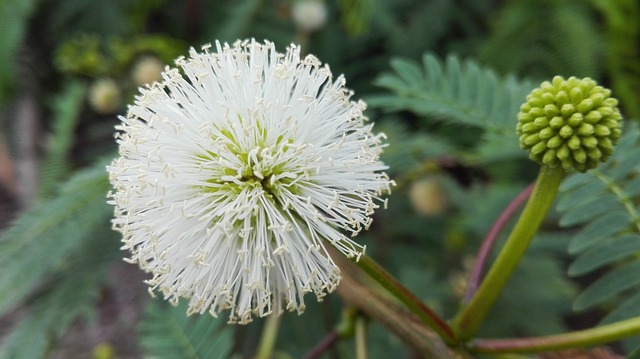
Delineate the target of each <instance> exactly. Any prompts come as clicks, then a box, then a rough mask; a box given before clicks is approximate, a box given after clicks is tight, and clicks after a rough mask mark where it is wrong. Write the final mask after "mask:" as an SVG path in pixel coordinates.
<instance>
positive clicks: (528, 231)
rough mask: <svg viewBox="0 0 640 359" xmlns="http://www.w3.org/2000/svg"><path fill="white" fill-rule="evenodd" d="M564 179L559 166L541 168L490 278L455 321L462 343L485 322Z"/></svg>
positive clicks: (491, 269) (490, 273)
mask: <svg viewBox="0 0 640 359" xmlns="http://www.w3.org/2000/svg"><path fill="white" fill-rule="evenodd" d="M564 177H565V171H564V170H563V169H562V167H560V166H558V167H553V168H552V167H549V166H542V167H541V168H540V173H539V174H538V178H537V180H536V184H535V187H534V188H533V192H532V193H531V197H530V198H529V201H528V202H527V205H526V206H525V208H524V210H523V211H522V214H521V215H520V219H519V220H518V222H517V223H516V225H515V227H514V228H513V231H512V232H511V234H510V235H509V238H507V241H506V243H505V245H504V247H503V248H502V250H501V251H500V253H499V254H498V257H497V258H496V261H495V262H494V263H493V265H492V266H491V268H490V269H489V272H488V273H487V276H486V277H485V279H484V280H483V281H482V283H481V284H480V287H479V288H478V291H477V292H476V294H475V295H474V296H473V297H472V298H471V300H470V301H469V304H467V305H466V306H464V307H463V308H462V310H461V311H460V312H459V313H458V315H457V316H456V317H455V319H454V322H453V326H454V328H455V329H456V333H457V334H458V335H459V336H460V337H461V338H462V339H469V338H471V337H473V336H474V335H475V334H476V333H477V331H478V329H480V326H481V325H482V323H483V321H484V318H485V317H486V315H487V314H488V312H489V310H490V309H491V308H492V306H493V304H494V303H495V301H496V299H497V298H498V296H499V295H500V293H501V292H502V288H503V287H504V286H505V284H506V283H507V281H508V280H509V278H510V277H511V274H512V273H513V271H514V270H515V268H516V267H517V265H518V263H519V262H520V259H521V258H522V256H523V255H524V253H525V252H526V250H527V248H528V247H529V244H530V243H531V240H532V239H533V237H534V235H535V234H536V232H537V231H538V228H539V227H540V224H541V223H542V221H543V220H544V218H545V216H546V214H547V212H548V211H549V208H550V207H551V204H552V203H553V200H554V198H555V196H556V194H557V193H558V188H559V187H560V183H561V182H562V179H563V178H564Z"/></svg>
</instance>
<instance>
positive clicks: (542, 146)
mask: <svg viewBox="0 0 640 359" xmlns="http://www.w3.org/2000/svg"><path fill="white" fill-rule="evenodd" d="M516 132H517V133H518V136H519V138H520V147H521V148H523V149H527V150H528V151H529V157H530V158H531V159H533V160H535V161H537V162H539V163H540V164H544V165H548V166H552V167H556V166H562V168H564V169H565V170H567V171H569V170H577V171H579V172H585V171H587V170H589V169H592V168H595V167H596V166H597V165H598V163H600V162H604V161H605V160H606V159H607V158H608V157H609V156H610V155H611V154H612V153H613V146H615V144H616V143H617V142H618V139H619V138H620V135H621V133H622V116H621V115H620V111H619V110H618V101H617V100H616V99H615V98H612V97H611V91H610V90H608V89H605V88H604V87H602V86H598V85H597V84H596V82H595V81H593V80H592V79H590V78H588V77H586V78H583V79H578V78H576V77H570V78H569V79H567V80H565V79H564V78H562V77H561V76H556V77H554V78H553V80H552V81H551V82H548V81H545V82H543V83H542V84H541V85H540V87H539V88H536V89H534V90H533V91H531V93H530V94H529V95H528V96H527V102H525V103H524V104H522V106H520V113H519V114H518V125H517V126H516Z"/></svg>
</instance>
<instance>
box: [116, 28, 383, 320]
mask: <svg viewBox="0 0 640 359" xmlns="http://www.w3.org/2000/svg"><path fill="white" fill-rule="evenodd" d="M209 49H210V46H205V47H203V52H197V51H195V50H193V49H192V50H191V52H190V56H189V57H188V58H186V59H185V58H179V59H178V60H176V63H177V64H178V65H179V66H180V68H181V70H182V71H180V70H178V69H175V68H173V69H170V68H167V69H166V70H165V72H164V73H163V81H161V82H158V83H154V84H153V85H150V86H148V87H146V88H143V89H141V94H140V95H139V96H138V97H137V98H136V101H135V104H134V105H133V106H131V107H130V108H129V111H128V114H127V116H126V117H121V120H122V125H120V126H119V128H118V129H119V133H118V134H117V139H118V143H119V145H120V157H119V158H117V159H116V160H115V161H114V162H113V163H112V164H111V165H110V166H109V167H108V171H109V172H110V180H111V182H112V184H113V186H114V189H115V190H114V192H113V193H112V194H111V197H112V201H111V202H112V203H113V204H114V205H115V219H114V221H113V226H114V229H116V230H118V231H120V232H121V233H122V235H123V242H124V247H123V248H125V249H128V250H129V251H130V252H131V258H130V260H131V261H132V262H136V263H138V264H139V265H140V266H141V268H142V269H144V270H145V271H148V272H151V273H152V274H153V278H152V279H151V280H149V281H148V283H149V285H150V286H151V287H152V288H154V289H155V288H159V289H160V290H161V291H162V293H163V294H164V297H165V298H166V299H170V301H172V302H173V303H176V302H177V301H178V300H179V299H180V298H187V299H188V300H189V313H204V312H205V311H207V310H208V311H209V312H210V313H211V314H212V315H214V316H216V315H217V313H219V312H220V311H222V310H226V309H228V310H230V321H231V322H235V321H239V322H240V323H246V322H249V321H251V319H252V317H253V315H258V316H265V315H268V314H270V313H272V312H276V313H277V312H279V311H280V310H281V309H287V310H291V311H294V310H295V311H298V312H299V313H300V312H302V311H303V310H304V299H303V296H304V294H305V293H307V292H313V293H315V295H316V296H317V297H318V299H320V298H322V297H323V296H324V295H325V294H326V293H328V292H331V291H332V290H334V289H335V288H336V286H337V285H338V282H339V280H340V270H339V268H338V267H337V266H336V265H335V263H334V262H333V260H332V259H331V257H330V256H329V254H328V253H327V250H326V249H325V247H324V246H323V243H324V242H328V243H330V244H332V245H333V246H334V247H336V248H337V249H338V250H339V251H340V252H342V253H344V254H345V255H347V256H349V257H359V256H360V255H362V253H363V252H364V247H362V246H360V245H359V244H357V243H355V242H353V241H352V240H351V239H350V238H349V237H347V236H345V234H343V231H347V232H348V233H350V234H351V235H355V234H357V233H358V232H360V230H362V229H363V228H367V227H369V225H370V224H371V217H370V216H371V215H372V214H373V211H374V209H376V208H378V207H379V205H378V204H377V203H380V202H384V201H383V200H382V199H381V195H382V194H383V193H385V192H388V191H389V188H390V186H391V185H392V183H393V182H392V181H390V180H389V179H388V177H387V176H386V174H385V173H383V172H382V171H384V170H385V169H386V166H385V165H384V164H383V163H381V162H380V160H379V155H380V152H381V149H382V147H383V144H382V140H383V138H384V137H383V135H382V134H374V133H372V131H371V130H372V125H371V124H366V118H365V117H364V116H363V114H362V111H363V110H364V108H365V104H364V103H363V102H354V101H351V100H350V97H351V92H350V91H348V90H347V89H345V88H344V84H345V81H344V78H343V77H342V76H340V77H338V78H337V79H336V80H335V81H334V80H333V79H332V77H331V72H330V70H329V68H328V67H327V66H326V65H325V66H322V65H321V63H320V62H319V61H318V60H317V59H316V58H315V57H313V56H306V57H304V58H301V57H300V48H299V47H296V46H293V45H292V46H291V47H289V48H288V49H287V52H286V54H281V53H278V52H277V51H276V49H275V47H274V45H273V44H272V43H269V42H265V43H264V44H263V43H257V42H255V41H253V40H252V41H243V42H236V43H235V44H233V45H232V46H230V45H228V44H224V45H221V44H220V43H216V48H215V52H210V51H209Z"/></svg>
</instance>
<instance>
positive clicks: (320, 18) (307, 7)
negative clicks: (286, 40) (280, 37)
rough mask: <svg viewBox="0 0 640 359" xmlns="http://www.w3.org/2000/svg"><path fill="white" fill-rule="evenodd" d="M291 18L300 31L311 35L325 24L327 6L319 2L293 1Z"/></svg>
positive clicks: (314, 0) (310, 0)
mask: <svg viewBox="0 0 640 359" xmlns="http://www.w3.org/2000/svg"><path fill="white" fill-rule="evenodd" d="M291 17H292V18H293V22H294V23H295V24H296V27H297V28H298V29H299V30H300V31H302V32H305V33H311V32H314V31H317V30H319V29H321V28H322V27H323V26H324V24H325V23H326V22H327V6H326V5H325V4H324V2H322V1H319V0H301V1H295V2H294V3H293V6H292V8H291Z"/></svg>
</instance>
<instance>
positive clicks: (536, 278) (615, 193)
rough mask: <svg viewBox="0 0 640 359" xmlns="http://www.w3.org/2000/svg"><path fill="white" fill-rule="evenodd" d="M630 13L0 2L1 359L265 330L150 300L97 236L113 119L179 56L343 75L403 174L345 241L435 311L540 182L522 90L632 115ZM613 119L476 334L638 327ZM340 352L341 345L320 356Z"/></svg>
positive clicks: (453, 296) (325, 311)
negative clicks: (598, 97)
mask: <svg viewBox="0 0 640 359" xmlns="http://www.w3.org/2000/svg"><path fill="white" fill-rule="evenodd" d="M305 6H306V7H305ZM638 19H640V5H639V4H638V2H637V1H636V0H563V1H560V0H512V1H475V0H456V1H450V0H424V1H421V0H397V1H384V0H317V1H316V0H244V1H241V0H226V1H223V0H218V1H215V0H184V1H168V0H147V1H143V0H137V1H126V0H110V1H103V0H49V1H37V0H1V1H0V130H1V131H0V201H1V202H0V204H1V208H0V225H1V226H2V227H1V228H3V229H4V234H3V235H2V237H1V239H0V357H2V358H44V357H51V358H75V357H77V358H87V357H93V358H100V359H109V358H134V357H154V358H164V357H166V358H179V357H184V358H192V357H193V358H196V357H200V358H214V357H220V358H223V357H230V356H233V357H237V358H243V357H252V356H253V355H254V354H255V350H256V346H257V343H258V340H259V336H260V331H261V330H260V329H261V327H262V324H263V321H262V320H257V321H256V322H255V323H253V324H251V325H249V326H247V327H236V326H227V325H224V318H222V319H216V320H214V319H211V318H209V317H208V316H204V317H190V318H187V317H185V316H184V315H183V313H184V308H172V307H170V306H168V305H167V304H166V303H164V302H162V301H158V300H152V299H151V298H150V297H149V296H148V295H147V294H146V291H145V287H146V286H145V285H144V284H143V283H142V280H143V279H144V278H145V276H144V275H143V274H141V273H139V272H138V271H137V269H136V268H135V267H134V266H132V265H128V264H125V263H123V262H122V261H121V260H120V258H121V257H123V256H124V254H123V253H120V252H119V247H120V244H119V238H118V237H117V235H116V234H114V233H113V232H111V230H110V216H111V208H110V207H109V206H108V205H106V204H105V195H106V193H107V191H108V190H109V184H108V181H107V178H106V174H105V172H104V166H105V164H106V163H108V161H109V159H110V158H112V157H114V156H115V153H116V152H115V151H116V147H115V143H114V141H113V131H114V130H113V126H114V125H115V124H116V123H117V122H118V120H117V115H118V114H123V113H125V111H126V104H127V103H130V102H131V101H132V99H133V96H134V94H135V93H136V89H137V87H138V86H140V85H143V84H145V83H148V82H151V81H156V80H159V79H160V77H159V76H160V71H161V70H162V69H163V67H164V66H165V65H166V64H168V65H173V59H175V58H176V57H177V56H179V55H182V54H186V51H187V49H188V48H189V47H191V46H193V47H196V48H198V47H199V46H200V45H202V44H205V43H210V42H213V41H215V40H221V41H234V40H236V39H238V38H250V37H253V38H256V39H258V40H262V39H269V40H270V41H273V42H275V43H276V45H277V46H278V48H279V49H280V50H284V48H285V47H286V46H287V45H288V44H289V43H291V42H296V43H300V44H302V46H303V51H304V52H307V53H313V54H315V55H317V56H318V57H319V58H320V59H321V60H322V61H323V62H326V63H329V64H330V66H331V69H332V71H333V72H334V74H339V73H344V74H345V76H346V78H347V81H348V87H350V88H351V89H353V90H354V91H355V93H356V97H357V98H362V99H365V100H366V101H367V102H368V103H369V110H368V113H367V114H368V116H369V117H370V118H371V119H372V120H373V121H376V128H377V129H378V130H379V131H383V132H385V133H386V134H387V135H388V138H389V142H390V146H389V147H387V149H386V151H385V153H384V158H383V159H384V161H385V162H386V163H387V164H388V165H389V166H390V170H389V172H390V175H391V176H392V177H393V178H394V179H395V180H396V181H397V182H398V187H397V188H396V190H395V192H394V194H393V195H392V196H391V197H390V200H389V209H388V210H385V211H379V212H378V213H376V218H375V222H374V226H373V227H372V229H371V230H370V231H369V232H367V233H364V234H361V235H360V237H359V240H360V241H361V242H362V243H365V244H366V245H367V247H368V249H367V253H368V254H370V255H372V256H373V257H374V258H376V260H378V261H379V262H381V263H382V264H383V265H384V266H385V267H386V268H387V269H388V270H389V271H390V272H391V273H393V274H394V275H395V276H397V278H399V279H400V280H401V282H402V283H404V284H405V285H406V286H407V287H409V288H410V289H411V290H413V291H414V292H415V293H416V294H417V295H418V296H419V297H420V298H422V299H423V300H424V301H425V302H427V303H428V304H429V305H431V306H432V307H433V308H435V309H436V310H437V311H438V312H439V313H440V314H442V315H443V316H445V317H450V316H452V315H453V314H454V313H455V311H456V310H457V308H458V305H459V303H460V300H461V299H462V297H463V295H464V291H465V285H466V280H467V277H468V275H469V271H470V268H471V265H472V264H473V258H474V254H475V252H476V251H477V249H478V247H479V245H480V243H481V240H482V238H483V237H484V235H485V234H486V233H487V231H488V229H489V227H490V226H491V224H492V223H493V221H494V220H495V219H496V218H497V216H498V215H499V213H500V212H501V211H502V210H503V208H504V207H505V206H506V205H507V204H508V203H509V202H510V201H511V199H512V198H514V197H515V196H516V195H517V194H518V193H519V192H520V191H521V190H522V189H523V188H524V187H525V186H526V185H527V184H528V183H530V182H531V181H532V180H533V179H534V177H535V174H536V172H537V165H535V164H533V163H531V162H530V161H528V160H527V158H526V155H525V154H524V152H522V151H521V150H519V149H518V147H517V138H516V135H515V132H514V129H515V114H516V113H517V111H518V107H519V105H520V103H521V102H523V101H524V96H525V95H526V94H527V93H528V92H529V91H530V90H531V89H532V88H534V87H535V86H536V85H537V84H539V83H540V81H542V80H546V79H550V78H551V77H552V76H553V75H557V74H558V75H563V76H571V75H576V76H590V77H592V78H594V79H596V80H597V81H599V82H600V83H601V84H603V85H605V86H608V87H610V88H612V89H613V93H614V96H615V97H617V98H618V99H619V100H620V101H621V105H622V109H623V113H624V115H625V117H626V118H627V119H628V120H629V121H627V122H628V123H632V122H633V121H634V120H633V119H637V118H639V117H640V105H639V104H638V103H639V102H638V93H640V61H639V59H640V57H639V56H638V55H639V53H638V52H639V51H640V47H638V44H639V43H640V22H639V21H638ZM628 127H630V128H629V129H628V134H626V135H625V137H624V139H623V140H622V144H621V146H620V149H617V150H616V151H617V152H616V155H615V156H614V158H612V161H610V163H609V164H608V165H607V166H606V167H605V168H602V169H600V170H598V171H592V172H590V173H587V174H583V175H575V176H572V177H571V178H570V179H569V180H568V181H567V183H565V185H564V186H563V189H562V191H563V192H562V196H561V199H560V200H559V205H558V207H557V211H556V212H554V213H553V214H552V215H551V216H550V217H549V218H548V219H547V221H546V222H545V224H544V228H543V230H542V231H541V233H540V234H539V236H538V237H539V238H537V239H536V241H535V242H534V244H533V247H532V248H531V249H530V251H529V252H528V253H527V257H526V258H525V260H524V262H523V263H522V265H521V267H520V268H519V270H518V272H517V273H516V274H515V276H514V277H513V278H512V279H511V280H510V282H509V285H508V287H507V289H506V290H505V292H504V293H503V295H502V296H501V298H500V302H499V303H498V305H496V310H494V311H493V312H492V313H491V314H490V317H489V320H488V321H487V323H486V324H485V325H484V327H483V328H482V332H481V336H485V337H489V336H491V337H507V336H531V335H542V334H550V333H557V332H561V331H564V330H567V329H578V328H585V327H588V326H591V325H595V324H597V323H598V322H600V321H604V322H611V321H612V320H619V319H623V318H629V317H632V316H637V315H640V290H639V289H640V276H638V273H640V261H638V260H639V258H640V256H639V254H640V245H639V244H638V243H640V241H639V239H640V227H639V226H638V224H637V223H638V213H639V212H638V208H637V207H638V199H639V198H640V176H638V174H639V173H638V172H639V171H640V167H639V166H638V161H637V158H639V157H638V156H639V155H640V154H639V153H637V151H638V140H639V137H640V134H639V132H638V130H637V129H636V127H634V126H633V125H628ZM594 208H595V210H594ZM605 215H606V216H605ZM603 216H605V218H607V220H606V222H605V221H604V219H603V218H602V217H603ZM12 219H13V220H12ZM603 223H606V225H603ZM341 309H342V306H341V303H340V299H339V298H338V296H336V295H331V296H329V297H328V298H327V299H326V300H325V301H324V302H323V303H320V304H311V305H309V308H308V309H307V312H306V313H305V314H304V316H303V317H297V316H294V315H291V314H285V315H284V316H283V318H282V323H281V326H280V334H279V336H278V339H277V344H276V353H275V355H274V357H276V358H299V357H302V356H303V355H304V354H305V353H306V352H308V351H309V350H310V349H311V348H313V347H314V345H316V344H317V343H318V342H319V341H320V340H322V338H323V337H324V336H325V335H326V334H327V333H329V332H331V330H332V329H333V328H334V327H335V326H336V325H337V323H338V322H340V320H341ZM368 343H369V347H370V350H369V352H370V356H371V358H387V357H389V355H390V353H393V354H394V355H395V356H396V357H411V356H412V355H413V354H412V353H411V350H410V349H409V348H407V347H405V346H404V344H402V342H401V341H400V340H399V339H398V338H396V337H394V336H393V335H392V334H390V333H389V332H388V331H386V330H385V329H384V328H383V327H382V326H381V325H380V324H377V323H375V322H373V321H372V322H370V331H369V341H368ZM637 345H638V341H637V338H636V339H633V340H628V341H625V342H623V343H615V344H614V345H613V347H612V348H613V350H615V351H618V352H620V353H624V352H627V351H630V350H631V349H632V348H633V347H635V346H637ZM352 356H353V339H351V338H346V339H344V340H341V341H340V342H339V343H338V344H337V345H336V346H335V347H334V348H333V349H331V350H330V351H329V352H328V355H327V357H331V358H349V357H352Z"/></svg>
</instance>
